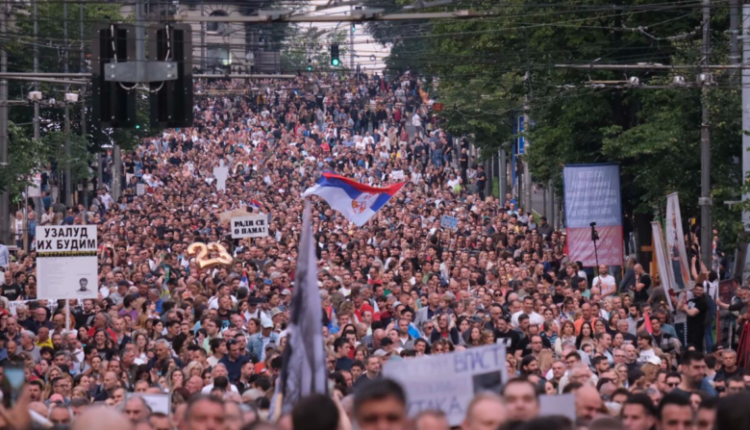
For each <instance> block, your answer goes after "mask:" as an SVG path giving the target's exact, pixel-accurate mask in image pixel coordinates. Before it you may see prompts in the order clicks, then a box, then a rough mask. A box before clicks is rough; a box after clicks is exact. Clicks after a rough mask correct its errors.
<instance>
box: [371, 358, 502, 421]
mask: <svg viewBox="0 0 750 430" xmlns="http://www.w3.org/2000/svg"><path fill="white" fill-rule="evenodd" d="M383 376H385V377H387V378H391V379H393V380H395V381H396V382H399V383H400V384H401V386H402V387H403V388H404V390H405V391H406V400H407V410H408V413H409V415H410V416H412V417H413V416H415V415H417V414H418V413H419V412H420V411H423V410H427V409H433V410H435V409H437V410H441V411H443V412H444V413H445V414H446V416H447V417H448V422H449V423H450V425H451V426H457V425H459V424H461V422H462V421H463V420H464V418H465V416H466V408H467V407H468V406H469V402H471V399H472V398H473V397H474V396H475V395H477V394H479V393H481V392H484V391H493V392H495V393H498V394H499V393H500V388H501V387H502V385H503V384H504V383H505V381H507V379H508V376H507V367H506V364H505V345H488V346H482V347H478V348H472V349H469V350H466V351H460V352H453V353H450V354H440V355H433V356H424V357H420V358H416V359H406V360H403V361H389V362H387V363H386V365H385V367H384V368H383Z"/></svg>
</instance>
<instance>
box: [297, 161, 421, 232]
mask: <svg viewBox="0 0 750 430" xmlns="http://www.w3.org/2000/svg"><path fill="white" fill-rule="evenodd" d="M404 185H406V182H401V183H398V184H394V185H391V186H390V187H385V188H375V187H371V186H369V185H365V184H360V183H359V182H357V181H353V180H351V179H348V178H345V177H343V176H339V175H337V174H335V173H332V172H324V173H323V176H321V177H320V179H318V183H317V184H315V185H314V186H312V187H310V188H308V189H307V190H306V191H305V192H304V193H302V197H303V198H305V197H310V196H313V195H315V196H318V197H322V198H323V199H324V200H325V201H327V202H328V204H329V205H331V207H332V208H334V209H336V210H337V211H339V212H341V214H342V215H344V217H345V218H346V219H348V220H349V222H352V223H354V224H356V225H357V227H362V226H363V225H365V224H366V223H367V221H369V220H370V218H372V216H373V215H375V213H376V212H377V211H378V210H380V208H382V207H383V206H385V204H386V203H388V200H390V199H391V197H393V196H395V195H396V193H398V192H399V190H401V188H402V187H403V186H404Z"/></svg>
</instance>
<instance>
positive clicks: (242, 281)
mask: <svg viewBox="0 0 750 430" xmlns="http://www.w3.org/2000/svg"><path fill="white" fill-rule="evenodd" d="M239 288H240V289H243V288H246V289H248V290H250V281H249V280H248V279H247V270H244V271H242V278H241V279H240V285H239Z"/></svg>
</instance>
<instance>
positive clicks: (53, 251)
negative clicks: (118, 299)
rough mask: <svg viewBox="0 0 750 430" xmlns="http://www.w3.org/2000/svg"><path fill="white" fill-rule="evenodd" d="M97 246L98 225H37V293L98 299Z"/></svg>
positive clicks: (49, 297) (45, 296)
mask: <svg viewBox="0 0 750 430" xmlns="http://www.w3.org/2000/svg"><path fill="white" fill-rule="evenodd" d="M97 246H98V244H97V240H96V226H95V225H81V226H49V225H44V226H37V228H36V250H37V253H38V258H37V278H38V281H39V282H38V283H39V286H38V287H37V297H38V298H39V299H46V300H58V299H96V298H97V297H98V293H99V279H98V277H97V260H96V251H97Z"/></svg>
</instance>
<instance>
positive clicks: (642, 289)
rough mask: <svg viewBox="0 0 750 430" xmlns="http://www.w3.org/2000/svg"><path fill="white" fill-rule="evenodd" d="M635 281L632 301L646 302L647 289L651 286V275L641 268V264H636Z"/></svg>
mask: <svg viewBox="0 0 750 430" xmlns="http://www.w3.org/2000/svg"><path fill="white" fill-rule="evenodd" d="M634 269H635V276H636V282H635V287H634V289H633V303H646V302H647V301H648V296H649V293H648V290H649V289H650V288H651V276H649V274H648V273H646V272H645V271H644V270H643V266H641V265H640V264H636V265H635V267H634Z"/></svg>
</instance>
